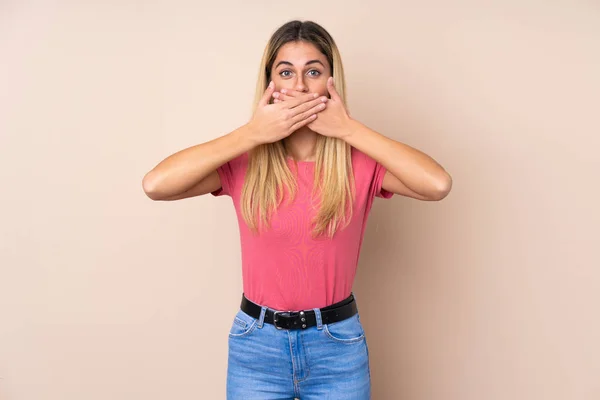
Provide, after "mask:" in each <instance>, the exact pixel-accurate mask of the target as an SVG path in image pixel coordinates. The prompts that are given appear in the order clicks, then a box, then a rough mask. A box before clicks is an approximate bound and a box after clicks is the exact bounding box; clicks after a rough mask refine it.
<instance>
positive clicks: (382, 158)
mask: <svg viewBox="0 0 600 400" xmlns="http://www.w3.org/2000/svg"><path fill="white" fill-rule="evenodd" d="M348 126H349V127H348V130H347V132H348V133H347V135H346V136H345V137H344V140H345V141H346V142H347V143H348V144H350V145H351V146H353V147H356V148H357V149H358V150H360V151H362V152H363V153H365V154H367V155H368V156H369V157H371V158H373V159H374V160H376V161H377V162H379V163H380V164H381V165H383V166H384V167H385V168H386V169H387V170H388V171H389V172H390V173H391V174H392V175H393V176H394V177H396V178H397V179H398V180H400V181H401V182H402V183H403V184H404V185H405V186H406V187H408V188H409V189H411V190H413V191H414V192H416V193H418V194H421V195H423V196H427V197H436V196H437V195H438V194H439V193H440V192H444V191H446V190H447V188H448V186H449V185H450V184H451V178H450V176H449V174H448V173H447V172H446V171H445V170H444V168H443V167H442V166H441V165H439V164H438V163H437V162H436V161H435V160H434V159H433V158H431V157H430V156H428V155H427V154H425V153H423V152H421V151H419V150H417V149H415V148H413V147H410V146H408V145H406V144H404V143H400V142H397V141H395V140H392V139H390V138H388V137H386V136H384V135H382V134H380V133H378V132H376V131H374V130H372V129H370V128H368V127H367V126H365V125H363V124H362V123H360V122H358V121H356V120H350V122H349V125H348Z"/></svg>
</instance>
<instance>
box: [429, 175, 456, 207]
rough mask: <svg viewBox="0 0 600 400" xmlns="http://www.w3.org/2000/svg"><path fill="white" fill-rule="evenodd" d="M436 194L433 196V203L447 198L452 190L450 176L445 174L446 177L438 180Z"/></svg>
mask: <svg viewBox="0 0 600 400" xmlns="http://www.w3.org/2000/svg"><path fill="white" fill-rule="evenodd" d="M434 187H435V190H434V194H433V195H432V200H433V201H440V200H443V199H445V198H446V196H448V194H449V193H450V191H451V190H452V177H451V176H450V174H448V173H445V174H444V176H443V177H442V178H440V179H438V180H437V182H436V183H435V186H434Z"/></svg>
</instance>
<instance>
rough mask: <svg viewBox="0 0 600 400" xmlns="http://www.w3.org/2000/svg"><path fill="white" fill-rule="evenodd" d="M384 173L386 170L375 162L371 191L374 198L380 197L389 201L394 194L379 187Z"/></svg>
mask: <svg viewBox="0 0 600 400" xmlns="http://www.w3.org/2000/svg"><path fill="white" fill-rule="evenodd" d="M386 173H387V169H386V168H385V167H384V166H383V165H381V164H380V163H378V162H376V163H375V174H374V177H373V189H374V191H375V196H376V197H380V198H382V199H389V198H391V197H392V196H393V195H394V193H392V192H390V191H387V190H385V189H384V188H382V187H381V186H382V185H383V178H384V177H385V174H386Z"/></svg>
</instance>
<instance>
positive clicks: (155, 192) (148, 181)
mask: <svg viewBox="0 0 600 400" xmlns="http://www.w3.org/2000/svg"><path fill="white" fill-rule="evenodd" d="M142 189H143V190H144V193H145V194H146V196H148V198H150V199H151V200H161V199H162V197H161V196H160V191H159V189H158V177H157V176H156V174H155V173H154V172H153V171H150V172H148V173H147V174H146V175H144V178H143V179H142Z"/></svg>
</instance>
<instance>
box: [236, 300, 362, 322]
mask: <svg viewBox="0 0 600 400" xmlns="http://www.w3.org/2000/svg"><path fill="white" fill-rule="evenodd" d="M240 308H241V309H242V311H244V312H245V313H246V314H248V315H250V316H251V317H254V318H256V319H258V318H260V312H261V309H262V308H261V306H259V305H258V304H256V303H253V302H252V301H250V300H248V299H247V298H246V296H245V295H244V294H242V304H241V306H240ZM319 310H320V311H321V321H322V323H323V324H330V323H333V322H338V321H342V320H345V319H346V318H350V317H351V316H353V315H354V314H356V313H357V312H358V307H357V305H356V301H355V299H354V295H353V294H352V293H351V294H350V296H348V297H347V298H346V299H344V300H342V301H340V302H338V303H335V304H332V305H330V306H327V307H323V308H320V309H319ZM264 322H266V323H268V324H272V325H275V327H276V328H277V329H306V328H309V327H311V326H316V325H317V317H316V315H315V311H314V310H312V309H310V310H303V311H277V310H273V309H271V308H267V309H266V312H265V319H264Z"/></svg>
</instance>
